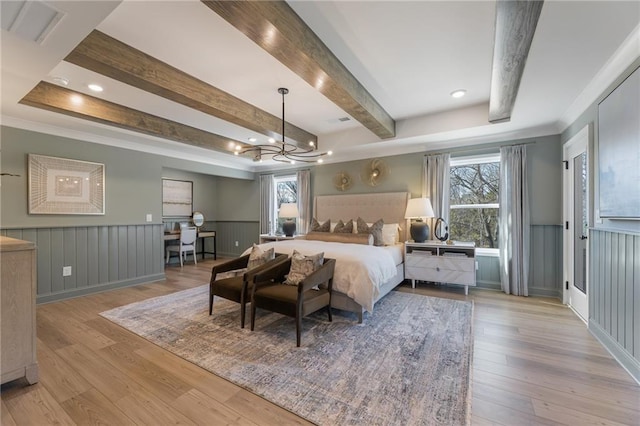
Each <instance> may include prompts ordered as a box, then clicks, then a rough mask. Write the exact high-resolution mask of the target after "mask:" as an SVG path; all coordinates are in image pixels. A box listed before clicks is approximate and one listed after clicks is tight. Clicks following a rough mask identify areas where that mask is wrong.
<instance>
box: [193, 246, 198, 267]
mask: <svg viewBox="0 0 640 426" xmlns="http://www.w3.org/2000/svg"><path fill="white" fill-rule="evenodd" d="M193 263H195V264H196V265H197V264H198V256H197V255H196V250H195V249H193Z"/></svg>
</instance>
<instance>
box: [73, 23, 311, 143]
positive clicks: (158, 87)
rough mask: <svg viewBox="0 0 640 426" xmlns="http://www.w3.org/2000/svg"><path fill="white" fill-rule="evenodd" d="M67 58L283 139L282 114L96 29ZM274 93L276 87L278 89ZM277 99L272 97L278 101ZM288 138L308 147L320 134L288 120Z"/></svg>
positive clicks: (256, 130) (116, 78)
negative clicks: (256, 105) (235, 94)
mask: <svg viewBox="0 0 640 426" xmlns="http://www.w3.org/2000/svg"><path fill="white" fill-rule="evenodd" d="M65 61H67V62H70V63H72V64H75V65H78V66H80V67H82V68H86V69H88V70H91V71H94V72H97V73H99V74H102V75H105V76H107V77H110V78H113V79H115V80H118V81H121V82H123V83H125V84H128V85H130V86H134V87H137V88H138V89H142V90H144V91H147V92H150V93H153V94H156V95H158V96H162V97H163V98H166V99H169V100H171V101H174V102H177V103H179V104H182V105H185V106H188V107H190V108H193V109H196V110H198V111H201V112H203V113H205V114H209V115H212V116H215V117H218V118H220V119H222V120H225V121H228V122H230V123H233V124H236V125H238V126H241V127H244V128H246V129H251V130H253V131H255V132H258V133H261V134H264V135H266V136H269V137H273V138H275V139H277V140H281V139H282V136H281V134H280V133H281V132H282V117H276V116H275V115H272V114H269V113H268V112H266V111H263V110H261V109H259V108H256V107H255V106H253V105H251V104H249V103H247V102H244V101H243V100H241V99H238V98H236V97H235V96H232V95H230V94H229V93H227V92H224V91H222V90H220V89H218V88H216V87H214V86H211V85H210V84H207V83H205V82H203V81H201V80H198V79H197V78H195V77H193V76H191V75H189V74H187V73H185V72H183V71H181V70H179V69H177V68H174V67H172V66H171V65H168V64H166V63H164V62H162V61H160V60H158V59H156V58H154V57H152V56H149V55H147V54H146V53H144V52H141V51H140V50H137V49H135V48H133V47H131V46H129V45H127V44H125V43H122V42H120V41H118V40H116V39H114V38H113V37H110V36H108V35H107V34H104V33H102V32H100V31H98V30H94V31H92V32H91V33H90V34H89V35H88V36H87V37H86V38H85V39H84V40H83V41H82V42H81V43H80V44H79V45H78V46H77V47H76V48H75V49H73V51H72V52H71V53H69V55H68V56H67V57H66V58H65ZM274 94H275V89H274ZM276 99H278V98H276V97H275V96H274V102H275V100H276ZM285 133H286V136H287V140H288V141H290V142H292V143H293V144H294V145H297V146H300V147H304V148H308V147H309V142H310V141H313V142H314V144H315V146H316V147H317V146H318V137H317V136H316V135H314V134H312V133H310V132H307V131H306V130H304V129H301V128H299V127H296V126H294V125H293V124H291V123H286V125H285Z"/></svg>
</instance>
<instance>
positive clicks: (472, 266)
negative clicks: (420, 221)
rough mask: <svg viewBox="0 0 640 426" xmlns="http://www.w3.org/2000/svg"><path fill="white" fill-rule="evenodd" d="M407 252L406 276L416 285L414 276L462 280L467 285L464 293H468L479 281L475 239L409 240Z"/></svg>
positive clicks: (461, 283)
mask: <svg viewBox="0 0 640 426" xmlns="http://www.w3.org/2000/svg"><path fill="white" fill-rule="evenodd" d="M404 256H405V257H404V277H405V278H408V279H410V280H411V286H412V287H413V288H415V286H416V282H415V280H419V281H430V282H436V283H447V284H459V285H463V286H464V294H469V286H474V287H475V285H476V248H475V243H472V242H470V243H467V242H458V243H455V244H445V243H441V242H439V241H427V242H424V243H414V242H411V241H407V242H406V243H405V245H404Z"/></svg>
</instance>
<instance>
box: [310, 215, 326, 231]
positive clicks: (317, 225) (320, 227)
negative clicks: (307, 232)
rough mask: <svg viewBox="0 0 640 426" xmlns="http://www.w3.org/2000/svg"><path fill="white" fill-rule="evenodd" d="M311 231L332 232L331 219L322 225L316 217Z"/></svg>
mask: <svg viewBox="0 0 640 426" xmlns="http://www.w3.org/2000/svg"><path fill="white" fill-rule="evenodd" d="M311 230H312V231H314V232H330V231H331V219H327V220H326V221H325V222H324V223H323V224H322V225H320V223H319V222H318V220H317V219H316V218H315V217H314V218H313V220H312V221H311Z"/></svg>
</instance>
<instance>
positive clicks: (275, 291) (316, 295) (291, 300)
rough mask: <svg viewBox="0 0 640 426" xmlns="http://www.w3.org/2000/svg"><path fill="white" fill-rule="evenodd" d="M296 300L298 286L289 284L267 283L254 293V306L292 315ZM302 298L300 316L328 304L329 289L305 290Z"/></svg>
mask: <svg viewBox="0 0 640 426" xmlns="http://www.w3.org/2000/svg"><path fill="white" fill-rule="evenodd" d="M297 300H298V288H297V287H293V286H290V285H282V284H274V285H269V286H266V287H262V288H260V289H258V290H256V292H255V294H254V301H255V303H256V307H258V308H262V309H267V310H269V311H272V312H279V313H281V314H283V315H289V316H292V317H295V316H296V302H297ZM302 300H303V311H302V316H306V315H308V314H310V313H311V312H315V311H317V310H318V309H320V308H322V307H325V306H327V305H328V304H329V301H330V295H329V291H328V290H327V289H320V290H318V291H314V290H309V291H305V292H304V293H303V294H302Z"/></svg>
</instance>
